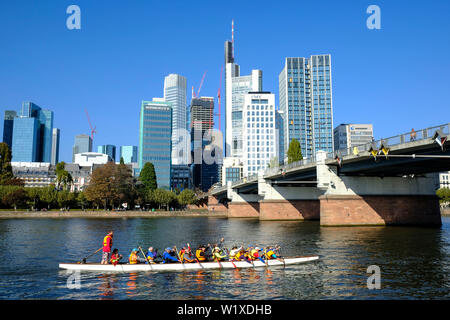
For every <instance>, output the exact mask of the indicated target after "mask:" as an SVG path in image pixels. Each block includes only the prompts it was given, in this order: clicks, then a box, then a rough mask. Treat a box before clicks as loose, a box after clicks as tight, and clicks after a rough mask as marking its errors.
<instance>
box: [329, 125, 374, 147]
mask: <svg viewBox="0 0 450 320" xmlns="http://www.w3.org/2000/svg"><path fill="white" fill-rule="evenodd" d="M333 131H334V150H341V149H349V148H350V149H352V148H354V147H357V146H360V145H362V144H367V143H370V142H372V138H373V125H371V124H340V125H338V126H337V127H336V128H334V130H333Z"/></svg>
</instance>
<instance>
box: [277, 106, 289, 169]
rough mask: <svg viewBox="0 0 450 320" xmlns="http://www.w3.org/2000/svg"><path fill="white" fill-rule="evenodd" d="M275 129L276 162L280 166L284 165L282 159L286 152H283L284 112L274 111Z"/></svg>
mask: <svg viewBox="0 0 450 320" xmlns="http://www.w3.org/2000/svg"><path fill="white" fill-rule="evenodd" d="M275 129H276V137H275V140H276V142H277V145H278V148H277V154H278V162H279V163H280V164H284V158H285V155H286V151H287V150H285V148H284V112H283V111H281V110H276V111H275Z"/></svg>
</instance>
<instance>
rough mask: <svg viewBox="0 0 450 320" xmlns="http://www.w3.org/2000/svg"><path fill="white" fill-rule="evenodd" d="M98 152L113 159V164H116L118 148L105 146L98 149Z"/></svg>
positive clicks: (110, 145) (109, 145)
mask: <svg viewBox="0 0 450 320" xmlns="http://www.w3.org/2000/svg"><path fill="white" fill-rule="evenodd" d="M97 152H98V153H103V154H107V155H108V156H110V157H111V159H112V161H113V162H116V146H113V145H112V144H104V145H101V146H98V147H97Z"/></svg>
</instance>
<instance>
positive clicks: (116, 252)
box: [109, 248, 123, 265]
mask: <svg viewBox="0 0 450 320" xmlns="http://www.w3.org/2000/svg"><path fill="white" fill-rule="evenodd" d="M122 258H123V257H122V255H121V254H119V250H118V249H117V248H116V249H114V250H113V252H112V255H111V260H109V261H110V262H111V264H113V265H117V264H118V263H119V261H120V259H122Z"/></svg>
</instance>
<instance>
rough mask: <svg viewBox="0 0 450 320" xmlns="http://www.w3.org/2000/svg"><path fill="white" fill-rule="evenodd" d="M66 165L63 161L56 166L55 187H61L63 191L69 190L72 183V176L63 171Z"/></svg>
mask: <svg viewBox="0 0 450 320" xmlns="http://www.w3.org/2000/svg"><path fill="white" fill-rule="evenodd" d="M65 166H66V163H65V162H64V161H61V162H59V163H58V164H56V170H55V171H56V187H57V188H58V189H60V186H61V185H62V187H63V189H64V190H67V189H69V188H70V185H71V184H72V183H73V179H72V175H71V174H70V173H69V172H68V171H67V170H66V169H65Z"/></svg>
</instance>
